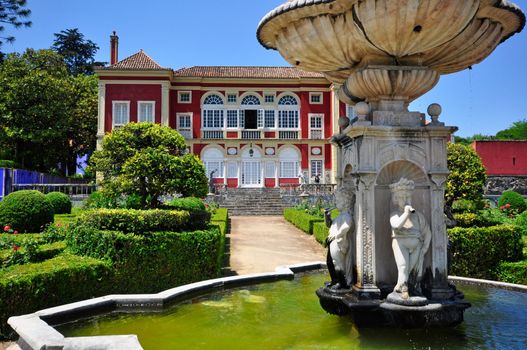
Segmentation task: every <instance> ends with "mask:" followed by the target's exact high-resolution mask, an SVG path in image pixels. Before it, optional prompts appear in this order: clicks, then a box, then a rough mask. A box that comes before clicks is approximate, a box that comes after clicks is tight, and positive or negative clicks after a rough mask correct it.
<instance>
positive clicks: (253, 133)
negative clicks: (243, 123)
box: [242, 130, 262, 140]
mask: <svg viewBox="0 0 527 350" xmlns="http://www.w3.org/2000/svg"><path fill="white" fill-rule="evenodd" d="M260 139H262V132H261V131H260V130H242V140H260Z"/></svg>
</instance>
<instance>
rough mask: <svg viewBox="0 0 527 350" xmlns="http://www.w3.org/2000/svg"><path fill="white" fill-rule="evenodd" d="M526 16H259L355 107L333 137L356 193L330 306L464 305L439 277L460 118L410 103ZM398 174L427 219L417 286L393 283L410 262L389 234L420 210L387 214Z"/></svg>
mask: <svg viewBox="0 0 527 350" xmlns="http://www.w3.org/2000/svg"><path fill="white" fill-rule="evenodd" d="M524 25H525V15H524V14H523V12H522V11H521V10H520V9H519V8H518V7H517V6H516V5H514V4H513V3H511V2H509V1H507V0H464V1H460V0H290V1H287V2H286V3H285V4H283V5H281V6H279V7H277V8H276V9H274V10H273V11H271V12H270V13H268V14H267V15H266V16H265V17H264V18H263V19H262V21H261V23H260V25H259V27H258V32H257V37H258V40H259V41H260V43H261V44H262V45H263V46H264V47H266V48H268V49H276V50H278V51H279V52H280V54H282V56H283V57H284V58H285V59H286V60H287V61H288V62H289V63H291V64H292V65H294V66H296V67H298V68H300V69H304V70H307V71H316V72H321V73H323V74H324V75H325V76H326V78H327V79H328V80H330V81H331V82H333V84H334V85H335V86H336V87H337V88H338V96H339V99H340V100H341V101H343V102H345V103H348V104H351V105H355V111H356V113H357V117H358V118H357V120H356V121H355V122H354V123H352V124H349V123H344V122H343V121H342V123H341V121H340V120H339V125H340V124H342V126H343V127H344V130H342V131H341V133H340V134H337V135H334V136H333V138H332V139H331V142H332V143H333V144H334V145H336V146H337V147H338V148H337V165H338V166H339V169H338V176H337V178H338V181H339V186H342V184H345V183H353V187H354V188H355V191H356V192H355V196H354V197H355V198H356V200H355V205H354V208H353V222H354V225H355V227H354V229H353V230H352V232H353V234H350V235H349V236H350V238H349V239H350V242H349V247H350V248H349V249H350V250H351V251H350V253H349V254H347V255H346V256H347V257H348V259H352V260H351V261H350V262H349V266H352V267H351V268H352V270H353V271H351V274H352V275H353V281H352V283H351V284H352V287H351V289H350V290H348V291H340V292H338V293H337V292H335V291H334V290H333V289H330V288H321V289H320V290H318V291H317V294H318V295H319V297H320V302H321V305H322V306H323V307H324V309H326V310H327V311H328V312H331V313H334V314H340V315H343V314H349V315H351V317H352V318H353V319H354V321H355V322H356V323H357V324H358V325H364V324H368V325H372V324H373V325H397V326H405V327H422V326H434V325H441V326H444V325H454V324H458V323H460V322H461V321H462V320H463V311H464V310H465V309H466V308H467V307H469V304H468V303H465V302H463V301H462V295H461V294H460V293H459V292H457V291H456V290H455V287H453V286H452V285H450V284H449V283H448V280H447V276H448V271H447V246H448V239H447V233H446V225H445V215H444V191H445V183H446V179H447V176H448V168H447V152H446V146H447V143H448V142H449V140H450V138H451V135H452V133H453V132H454V131H455V130H456V128H455V127H449V126H444V124H443V123H441V122H440V121H439V116H440V114H441V106H440V105H438V104H432V105H431V106H430V107H429V108H428V113H429V115H430V117H431V120H429V121H427V120H426V118H425V115H424V114H423V113H420V112H410V111H408V105H409V103H410V102H411V101H413V100H415V99H416V98H418V97H419V96H421V95H423V94H425V93H426V92H427V91H429V90H430V89H432V88H433V87H434V86H435V85H436V84H437V82H438V81H439V78H440V76H441V75H443V74H450V73H454V72H457V71H461V70H464V69H466V68H469V67H471V66H472V65H474V64H477V63H479V62H481V61H482V60H483V59H485V58H486V57H487V56H488V55H490V54H491V53H492V51H493V50H494V49H495V48H496V47H497V46H498V45H499V44H500V43H501V42H503V41H505V40H507V39H508V38H509V37H511V36H512V35H514V34H515V33H518V32H520V31H521V30H522V29H523V27H524ZM341 119H342V118H341ZM348 124H349V125H348ZM401 179H406V180H407V181H409V182H411V183H412V186H413V190H412V193H411V198H410V197H409V199H408V201H409V202H411V206H412V208H415V211H416V212H417V213H419V218H420V219H419V220H420V221H419V222H421V221H423V225H425V222H424V221H426V225H427V227H429V230H430V242H429V247H427V249H426V250H423V252H426V253H425V254H424V256H422V257H420V259H421V261H422V262H420V265H419V266H418V270H416V271H419V273H420V274H421V275H420V276H419V278H414V279H413V280H414V281H418V285H417V286H415V288H413V290H414V291H412V288H410V289H405V288H403V287H401V273H402V272H401V271H404V266H405V265H406V264H410V265H412V264H414V262H413V261H412V262H410V261H405V260H404V259H406V257H405V256H404V254H403V256H397V254H398V252H397V251H396V250H395V248H394V247H395V244H394V240H398V241H399V242H404V244H402V243H401V245H407V246H408V247H410V248H411V247H412V239H413V238H415V237H417V236H418V235H417V234H416V231H415V229H413V228H412V223H415V222H417V221H416V217H414V219H413V221H412V219H408V220H409V221H408V222H405V221H404V220H403V221H401V222H400V225H402V226H404V225H410V226H409V228H408V230H406V231H404V230H403V231H397V230H399V228H396V229H393V227H394V226H393V223H392V225H391V221H392V222H393V220H394V219H393V218H394V215H395V214H393V213H394V208H393V200H392V193H391V191H390V186H391V185H393V184H396V183H398V182H399V181H401ZM392 187H393V186H392ZM400 204H401V205H402V206H403V207H405V206H404V205H403V204H404V203H400ZM408 210H409V209H408ZM408 210H406V211H408ZM404 215H407V216H408V217H409V218H411V215H417V214H404ZM395 216H397V218H400V217H403V214H398V215H395ZM407 216H404V219H405V220H406V217H407ZM402 226H401V227H402ZM397 227H398V226H397ZM423 227H424V226H423ZM396 231H397V232H396ZM405 234H408V235H409V237H408V238H407V237H403V236H402V235H405ZM415 242H417V241H415ZM415 245H416V246H417V243H416V244H415ZM421 246H422V245H421ZM392 248H393V249H392ZM394 254H395V255H394ZM410 255H411V254H410ZM396 256H397V259H396ZM403 258H404V259H403ZM407 259H411V258H407ZM396 260H397V263H396ZM414 265H415V264H414ZM412 266H413V265H412ZM402 267H403V268H402ZM401 269H402V270H401ZM398 270H399V273H398ZM398 277H399V278H398ZM408 279H409V280H412V278H408ZM405 283H406V282H405ZM405 283H403V284H405ZM396 285H397V286H396ZM394 287H395V288H394ZM401 290H403V292H402V293H400V292H401ZM415 291H418V292H419V294H421V295H419V296H417V295H412V293H416V292H415ZM393 293H396V294H395V295H394V294H393ZM398 293H399V294H398ZM405 293H409V294H408V295H406V294H405ZM390 294H391V296H390V297H389V298H388V296H389V295H390ZM412 297H415V298H418V299H419V302H416V303H415V304H413V303H412V302H411V298H412ZM398 300H402V301H401V302H399V301H398ZM414 300H417V299H414Z"/></svg>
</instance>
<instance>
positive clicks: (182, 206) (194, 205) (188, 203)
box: [163, 197, 205, 211]
mask: <svg viewBox="0 0 527 350" xmlns="http://www.w3.org/2000/svg"><path fill="white" fill-rule="evenodd" d="M163 207H166V208H168V209H173V210H187V211H193V210H205V203H203V200H201V199H199V198H196V197H181V198H174V199H172V200H171V201H169V202H168V203H165V204H164V205H163Z"/></svg>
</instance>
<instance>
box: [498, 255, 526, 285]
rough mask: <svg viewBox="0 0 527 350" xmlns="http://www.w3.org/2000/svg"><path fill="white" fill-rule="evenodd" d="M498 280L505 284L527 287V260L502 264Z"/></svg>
mask: <svg viewBox="0 0 527 350" xmlns="http://www.w3.org/2000/svg"><path fill="white" fill-rule="evenodd" d="M498 278H499V280H500V281H503V282H508V283H516V284H525V285H527V260H523V261H517V262H504V263H501V264H500V266H499V268H498Z"/></svg>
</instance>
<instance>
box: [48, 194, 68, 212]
mask: <svg viewBox="0 0 527 350" xmlns="http://www.w3.org/2000/svg"><path fill="white" fill-rule="evenodd" d="M46 198H47V199H48V200H49V201H50V202H51V205H52V206H53V213H54V214H70V213H71V199H70V197H68V196H67V195H65V194H64V193H62V192H49V193H48V194H46Z"/></svg>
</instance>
